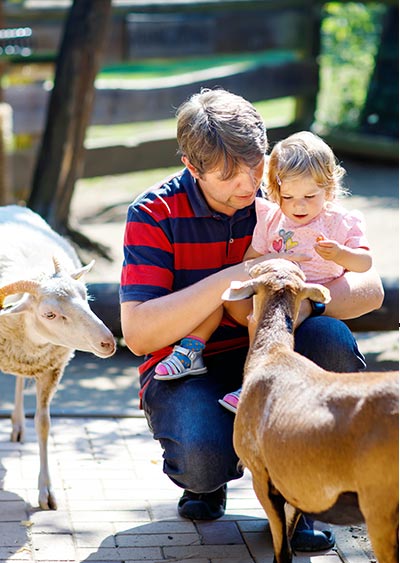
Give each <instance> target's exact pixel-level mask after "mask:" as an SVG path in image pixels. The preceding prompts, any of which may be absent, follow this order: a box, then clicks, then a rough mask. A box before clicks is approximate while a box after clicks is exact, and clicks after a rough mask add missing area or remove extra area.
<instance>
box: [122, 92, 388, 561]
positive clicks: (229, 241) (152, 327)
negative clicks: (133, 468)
mask: <svg viewBox="0 0 400 563" xmlns="http://www.w3.org/2000/svg"><path fill="white" fill-rule="evenodd" d="M177 118H178V126H177V140H178V145H179V149H180V153H181V157H182V162H183V164H184V166H185V168H184V170H183V171H181V172H179V173H177V174H175V175H174V176H173V177H171V178H169V179H167V180H164V181H163V182H162V183H161V184H160V185H159V186H158V187H156V188H153V189H151V190H149V191H148V192H146V193H145V194H143V195H141V196H140V197H139V198H138V199H137V200H136V201H135V202H134V203H133V204H132V205H131V206H130V207H129V211H128V218H127V224H126V231H125V241H124V252H125V260H124V265H123V270H122V276H121V291H120V297H121V321H122V330H123V334H124V337H125V341H126V343H127V345H128V347H129V348H130V349H131V350H132V352H133V353H134V354H137V355H146V358H145V361H144V363H143V364H142V365H141V367H140V370H139V372H140V383H141V392H140V395H141V400H142V405H143V408H144V412H145V415H146V418H147V420H148V423H149V426H150V429H151V430H152V432H153V434H154V438H155V439H157V440H159V441H160V444H161V446H162V448H163V450H164V472H165V473H166V474H167V475H168V477H169V478H170V479H171V480H172V481H173V482H174V483H176V484H177V485H178V486H180V487H182V488H183V489H184V493H183V495H182V497H181V499H180V500H179V503H178V512H179V514H180V515H181V516H182V517H185V518H190V519H193V520H196V519H199V520H201V519H214V518H219V517H221V516H222V515H223V514H224V510H225V502H226V483H227V482H228V481H230V480H232V479H238V478H240V477H241V476H242V472H241V471H240V469H238V467H237V462H238V458H237V456H236V454H235V452H234V450H233V445H232V431H233V421H234V416H233V415H232V413H230V412H228V411H227V410H226V409H224V408H222V407H221V406H220V404H219V403H218V399H220V398H221V397H223V396H224V395H225V393H227V392H228V391H229V390H231V389H234V388H235V385H236V386H237V387H240V385H241V382H242V372H243V364H244V361H245V357H246V353H247V348H248V337H247V329H246V328H245V327H243V326H239V325H237V324H236V323H235V322H234V321H233V320H232V318H230V317H229V315H227V314H226V315H225V316H224V317H223V319H222V321H221V324H220V326H219V328H218V329H217V330H216V331H215V332H214V333H213V335H212V337H211V339H210V341H209V342H207V345H206V348H205V352H204V359H205V364H206V367H207V373H204V374H201V375H195V376H192V377H185V378H182V379H177V380H174V381H159V380H157V379H155V378H154V371H155V367H156V365H157V364H158V362H159V361H160V360H161V359H163V358H165V357H166V356H168V354H169V353H170V352H171V346H173V345H174V344H175V343H176V342H178V341H180V340H181V339H182V338H183V337H184V336H186V335H190V334H191V331H192V330H194V329H195V327H197V326H198V325H200V324H201V323H202V322H203V321H205V320H206V319H208V318H209V317H211V316H212V315H213V314H214V313H215V311H216V310H217V309H220V307H221V304H222V300H221V295H222V293H223V291H224V290H225V289H226V288H227V287H228V286H229V284H230V282H231V281H232V280H245V279H248V274H247V269H246V268H245V265H244V263H243V262H242V259H243V256H244V253H245V251H246V249H247V247H248V245H249V244H250V241H251V237H252V232H253V229H254V226H255V221H256V216H255V207H254V200H255V197H256V194H257V192H258V191H259V189H260V186H261V184H262V179H263V175H264V161H265V153H266V151H267V149H268V145H267V138H266V132H265V127H264V124H263V121H262V119H261V117H260V115H259V114H258V113H257V111H256V110H255V108H254V107H253V106H252V105H251V104H250V103H249V102H248V101H246V100H244V99H243V98H241V97H240V96H236V95H234V94H231V93H229V92H226V91H224V90H207V89H204V90H202V91H201V92H200V93H198V94H195V95H193V96H192V97H191V98H190V99H189V100H188V101H187V102H185V103H183V104H182V105H181V107H180V108H179V109H178V112H177ZM329 289H330V291H331V295H332V301H331V302H330V303H329V304H328V305H327V306H326V310H324V309H323V307H319V306H318V305H315V304H312V303H310V302H307V303H304V306H303V309H302V311H301V317H300V318H301V320H302V323H301V324H300V326H299V327H298V328H297V330H296V333H295V345H296V350H297V351H298V352H300V353H301V354H304V355H305V356H307V357H309V358H310V359H312V360H313V361H315V362H316V363H317V364H319V365H321V366H322V367H324V368H326V369H331V370H334V371H341V372H346V371H358V370H360V369H363V368H364V367H365V363H364V360H363V357H362V355H361V354H360V352H359V351H358V348H357V344H356V342H355V340H354V338H353V336H352V334H351V332H350V331H349V330H348V328H347V326H346V325H345V324H344V323H343V322H342V321H340V320H338V319H345V318H352V317H357V316H359V315H361V314H364V313H367V312H369V311H371V310H373V309H376V308H378V307H380V305H381V303H382V299H383V290H382V285H381V282H380V279H379V276H378V275H377V274H376V272H375V271H374V270H370V271H368V272H366V273H363V274H360V273H353V272H346V273H345V275H344V276H342V277H341V278H338V279H336V280H335V281H334V282H332V283H330V284H329ZM333 543H334V539H333V535H332V534H331V533H330V532H329V531H326V532H321V531H317V530H313V529H312V525H311V524H310V523H307V522H306V521H305V520H304V519H303V520H302V521H301V523H300V525H299V526H298V527H297V529H296V532H295V534H294V537H293V539H292V544H293V546H294V547H295V548H297V549H299V550H301V549H303V550H307V551H318V550H321V549H327V548H329V547H331V546H332V545H333Z"/></svg>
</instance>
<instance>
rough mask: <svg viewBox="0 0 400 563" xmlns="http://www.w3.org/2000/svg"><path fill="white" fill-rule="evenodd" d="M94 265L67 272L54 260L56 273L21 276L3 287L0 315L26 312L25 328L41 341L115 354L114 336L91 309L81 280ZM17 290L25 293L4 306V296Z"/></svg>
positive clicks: (36, 340)
mask: <svg viewBox="0 0 400 563" xmlns="http://www.w3.org/2000/svg"><path fill="white" fill-rule="evenodd" d="M92 265H93V263H91V264H89V265H88V266H85V267H82V268H79V269H77V270H75V271H74V272H72V273H68V272H66V271H65V270H63V269H62V268H61V266H60V265H59V264H58V263H56V261H54V266H55V274H53V275H50V276H47V277H44V278H42V279H40V281H37V280H20V281H16V282H14V283H10V284H8V285H5V286H3V287H0V318H5V317H4V316H6V315H8V316H9V317H10V316H12V315H21V314H23V315H25V317H24V319H25V326H27V327H28V328H27V329H26V330H27V332H29V335H30V338H31V339H32V340H33V341H34V342H35V343H37V344H38V345H41V344H46V343H51V344H54V345H57V346H65V347H66V348H71V349H77V350H82V351H87V352H92V353H94V354H96V355H97V356H100V357H107V356H110V355H112V354H113V353H114V351H115V341H114V338H113V336H112V334H111V332H110V331H109V330H108V328H107V327H106V326H105V325H104V324H103V323H102V321H101V320H100V319H99V318H98V317H97V316H96V315H95V314H94V313H93V312H92V311H91V309H90V307H89V304H88V299H87V291H86V287H85V285H84V284H83V283H82V282H81V281H80V280H79V278H80V277H81V276H82V275H84V274H85V273H86V272H88V271H89V270H90V268H91V267H92ZM16 294H22V296H19V297H18V298H17V300H16V301H15V302H11V303H7V305H6V307H4V300H5V298H6V297H8V296H11V295H16Z"/></svg>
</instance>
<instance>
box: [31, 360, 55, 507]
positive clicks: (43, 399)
mask: <svg viewBox="0 0 400 563" xmlns="http://www.w3.org/2000/svg"><path fill="white" fill-rule="evenodd" d="M59 379H60V373H59V372H58V371H56V372H49V373H43V374H42V375H41V376H40V378H37V380H36V413H35V428H36V434H37V437H38V442H39V454H40V472H39V505H40V507H41V508H43V509H44V510H49V509H51V510H56V509H57V501H56V498H55V495H54V492H53V490H52V487H51V479H50V471H49V460H48V437H49V431H50V402H51V399H52V397H53V395H54V393H55V390H56V387H57V383H58V381H59Z"/></svg>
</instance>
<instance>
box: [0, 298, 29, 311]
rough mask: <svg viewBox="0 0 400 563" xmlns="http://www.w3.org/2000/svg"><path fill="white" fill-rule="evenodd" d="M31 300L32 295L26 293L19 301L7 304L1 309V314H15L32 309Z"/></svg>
mask: <svg viewBox="0 0 400 563" xmlns="http://www.w3.org/2000/svg"><path fill="white" fill-rule="evenodd" d="M31 301H32V297H31V295H28V294H25V295H24V296H23V297H21V299H20V300H19V301H16V302H15V303H12V304H11V305H6V306H5V307H4V309H0V315H15V314H18V313H25V311H29V310H30V304H31Z"/></svg>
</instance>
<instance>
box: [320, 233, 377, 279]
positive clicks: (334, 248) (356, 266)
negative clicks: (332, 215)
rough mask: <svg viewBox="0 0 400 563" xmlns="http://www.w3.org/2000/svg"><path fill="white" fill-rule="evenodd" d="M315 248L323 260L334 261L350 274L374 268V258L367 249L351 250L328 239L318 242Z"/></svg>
mask: <svg viewBox="0 0 400 563" xmlns="http://www.w3.org/2000/svg"><path fill="white" fill-rule="evenodd" d="M314 248H315V252H316V253H317V254H319V256H321V258H324V260H332V262H335V263H336V264H338V265H339V266H342V267H343V268H344V269H345V270H348V271H350V272H367V271H368V270H369V269H370V268H371V266H372V256H371V253H370V252H369V251H368V250H367V249H366V248H349V247H348V246H344V245H343V244H339V243H338V242H336V241H335V240H327V239H324V240H320V241H318V242H317V243H316V244H315V245H314Z"/></svg>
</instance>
